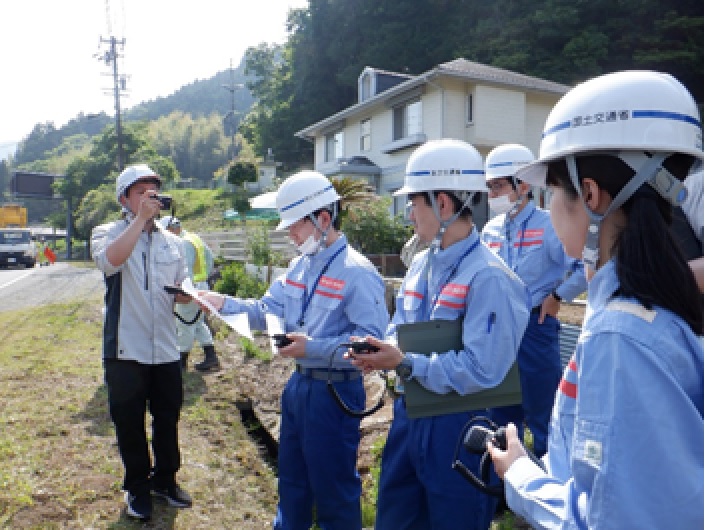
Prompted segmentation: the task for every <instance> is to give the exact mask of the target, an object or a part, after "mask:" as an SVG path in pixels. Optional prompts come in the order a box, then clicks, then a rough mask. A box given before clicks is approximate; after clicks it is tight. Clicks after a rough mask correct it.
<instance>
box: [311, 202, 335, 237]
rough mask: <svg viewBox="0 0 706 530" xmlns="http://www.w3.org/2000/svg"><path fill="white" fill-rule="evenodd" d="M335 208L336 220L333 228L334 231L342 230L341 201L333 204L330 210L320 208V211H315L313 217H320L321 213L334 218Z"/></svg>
mask: <svg viewBox="0 0 706 530" xmlns="http://www.w3.org/2000/svg"><path fill="white" fill-rule="evenodd" d="M334 206H335V208H336V218H335V219H334V220H333V222H332V223H331V226H333V229H334V230H340V229H341V201H336V202H335V203H332V204H331V206H330V207H328V208H319V209H318V210H316V211H314V212H313V213H312V214H311V215H313V216H314V217H318V216H319V214H320V213H321V212H324V211H326V212H328V214H329V215H331V216H333V207H334Z"/></svg>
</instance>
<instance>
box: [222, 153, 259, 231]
mask: <svg viewBox="0 0 706 530" xmlns="http://www.w3.org/2000/svg"><path fill="white" fill-rule="evenodd" d="M227 178H228V182H229V183H230V184H233V186H235V193H234V194H233V208H235V210H236V211H237V212H238V213H239V214H240V218H241V219H242V220H243V221H245V214H247V212H248V211H249V210H250V202H249V201H248V195H247V192H246V191H245V188H244V184H245V183H246V182H255V181H257V167H256V166H255V164H253V163H252V162H236V163H235V164H233V165H232V166H230V167H229V168H228V177H227Z"/></svg>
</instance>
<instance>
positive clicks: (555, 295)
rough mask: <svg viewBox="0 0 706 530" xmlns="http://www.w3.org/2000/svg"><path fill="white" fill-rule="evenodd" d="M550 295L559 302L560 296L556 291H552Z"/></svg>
mask: <svg viewBox="0 0 706 530" xmlns="http://www.w3.org/2000/svg"><path fill="white" fill-rule="evenodd" d="M552 296H553V297H554V300H556V301H557V302H561V296H559V294H558V293H557V292H556V291H552Z"/></svg>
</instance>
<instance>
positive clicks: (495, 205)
mask: <svg viewBox="0 0 706 530" xmlns="http://www.w3.org/2000/svg"><path fill="white" fill-rule="evenodd" d="M488 206H489V207H490V209H491V210H493V212H495V213H496V214H497V215H500V214H504V213H507V212H509V211H510V210H512V208H513V207H514V206H515V203H514V202H512V201H510V198H509V197H508V196H507V195H501V196H500V197H488Z"/></svg>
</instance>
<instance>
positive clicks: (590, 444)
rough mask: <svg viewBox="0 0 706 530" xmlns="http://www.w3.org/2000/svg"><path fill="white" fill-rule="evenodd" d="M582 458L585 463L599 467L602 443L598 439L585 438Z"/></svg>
mask: <svg viewBox="0 0 706 530" xmlns="http://www.w3.org/2000/svg"><path fill="white" fill-rule="evenodd" d="M583 459H584V461H585V462H586V463H587V464H589V465H591V466H593V467H595V468H600V467H601V463H602V462H603V444H602V443H601V442H599V441H598V440H586V443H585V444H584V446H583Z"/></svg>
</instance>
